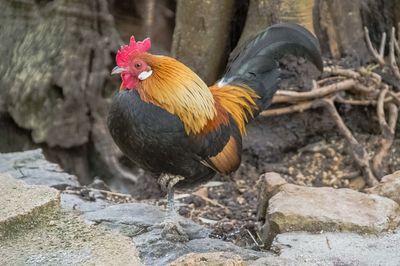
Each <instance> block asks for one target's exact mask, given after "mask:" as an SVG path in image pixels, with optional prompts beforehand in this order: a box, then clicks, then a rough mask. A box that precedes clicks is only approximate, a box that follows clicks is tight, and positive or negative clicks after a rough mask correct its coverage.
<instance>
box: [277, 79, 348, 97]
mask: <svg viewBox="0 0 400 266" xmlns="http://www.w3.org/2000/svg"><path fill="white" fill-rule="evenodd" d="M355 85H356V81H355V80H353V79H346V80H344V81H341V82H338V83H335V84H331V85H328V86H325V87H321V88H319V89H316V90H312V91H306V92H297V91H284V90H280V91H278V92H277V93H276V95H275V96H274V98H273V99H272V102H273V103H287V102H296V101H305V100H310V99H314V98H321V97H324V96H327V95H329V94H332V93H334V92H339V91H343V90H348V89H350V88H352V87H354V86H355Z"/></svg>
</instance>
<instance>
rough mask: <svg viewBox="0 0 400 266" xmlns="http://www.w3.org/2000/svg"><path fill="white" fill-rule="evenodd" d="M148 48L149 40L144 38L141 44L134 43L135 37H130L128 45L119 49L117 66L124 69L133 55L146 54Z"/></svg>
mask: <svg viewBox="0 0 400 266" xmlns="http://www.w3.org/2000/svg"><path fill="white" fill-rule="evenodd" d="M150 47H151V41H150V38H146V39H144V40H143V41H142V42H136V41H135V37H133V36H132V37H131V39H130V41H129V45H123V46H121V49H119V51H118V53H117V57H116V60H117V65H118V66H119V67H126V66H127V65H128V63H129V60H130V58H131V57H132V56H133V55H135V54H138V53H144V52H147V51H148V50H149V49H150Z"/></svg>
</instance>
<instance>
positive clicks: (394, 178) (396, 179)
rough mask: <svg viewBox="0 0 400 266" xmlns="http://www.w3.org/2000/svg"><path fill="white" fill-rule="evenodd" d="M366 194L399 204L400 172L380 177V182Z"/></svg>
mask: <svg viewBox="0 0 400 266" xmlns="http://www.w3.org/2000/svg"><path fill="white" fill-rule="evenodd" d="M367 192H368V193H373V194H378V195H380V196H383V197H387V198H390V199H392V200H394V201H395V202H397V203H398V204H400V171H397V172H394V173H393V174H390V175H386V176H384V177H382V180H381V182H379V184H378V185H376V186H375V187H372V188H370V189H368V190H367Z"/></svg>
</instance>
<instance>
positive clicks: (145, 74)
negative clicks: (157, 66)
mask: <svg viewBox="0 0 400 266" xmlns="http://www.w3.org/2000/svg"><path fill="white" fill-rule="evenodd" d="M151 74H153V70H149V71H143V72H142V73H140V74H139V76H138V78H139V79H140V80H145V79H147V78H148V77H150V76H151Z"/></svg>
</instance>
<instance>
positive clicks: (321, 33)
mask: <svg viewBox="0 0 400 266" xmlns="http://www.w3.org/2000/svg"><path fill="white" fill-rule="evenodd" d="M397 2H398V1H397ZM397 2H396V0H354V1H341V0H316V1H315V6H314V28H315V30H316V34H317V35H318V37H319V39H320V43H321V48H322V51H323V53H324V54H326V55H330V56H332V57H334V58H337V59H339V58H341V57H346V56H352V57H355V58H356V59H357V60H358V61H359V62H360V64H363V63H364V62H366V61H368V60H370V59H371V56H370V52H369V51H368V48H367V45H366V43H365V38H364V30H363V28H364V27H367V28H368V29H369V32H370V35H371V40H372V42H373V43H374V44H375V45H376V46H377V47H378V46H379V43H380V40H381V37H382V33H383V32H386V33H389V32H390V28H391V27H392V26H393V25H394V24H395V23H394V21H395V20H396V19H395V12H396V11H395V10H396V6H398V5H399V4H398V3H397Z"/></svg>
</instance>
